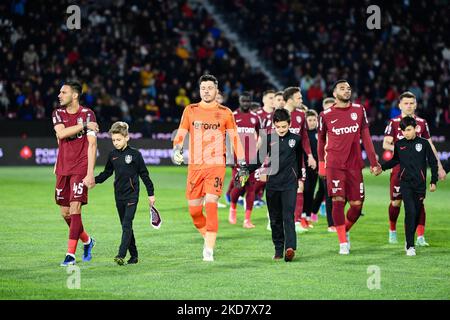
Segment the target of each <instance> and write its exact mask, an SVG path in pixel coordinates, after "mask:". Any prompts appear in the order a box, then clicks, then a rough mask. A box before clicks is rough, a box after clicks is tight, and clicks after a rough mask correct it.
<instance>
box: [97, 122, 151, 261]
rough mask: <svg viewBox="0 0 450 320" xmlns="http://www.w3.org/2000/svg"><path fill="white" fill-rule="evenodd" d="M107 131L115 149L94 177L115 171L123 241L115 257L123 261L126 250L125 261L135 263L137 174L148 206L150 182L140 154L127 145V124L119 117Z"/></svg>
mask: <svg viewBox="0 0 450 320" xmlns="http://www.w3.org/2000/svg"><path fill="white" fill-rule="evenodd" d="M109 133H110V134H111V138H112V143H113V145H114V147H115V148H116V149H115V150H113V151H111V152H110V153H109V156H108V162H107V163H106V166H105V169H104V171H103V172H102V173H100V174H99V175H98V176H96V177H95V183H96V184H97V183H102V182H104V181H105V180H106V179H108V178H109V177H110V176H111V175H112V174H113V171H114V173H115V179H114V195H115V198H116V207H117V211H118V213H119V218H120V223H121V224H122V241H121V243H120V247H119V253H118V254H117V256H116V257H115V258H114V261H115V262H116V263H117V264H118V265H123V264H125V262H124V259H125V256H126V254H127V250H128V251H129V252H130V255H131V257H130V259H129V260H128V261H127V263H128V264H134V263H137V262H138V251H137V248H136V241H135V238H134V233H133V219H134V215H135V213H136V208H137V204H138V200H139V176H140V177H141V179H142V181H143V182H144V184H145V187H146V189H147V194H148V200H149V205H150V208H151V207H152V206H153V204H154V203H155V196H154V190H153V183H152V180H150V177H149V175H148V170H147V167H146V166H145V163H144V159H143V158H142V154H141V153H140V152H139V150H137V149H134V148H131V147H129V146H128V140H129V139H130V138H129V135H128V124H127V123H125V122H121V121H119V122H116V123H114V124H113V125H112V127H111V130H109Z"/></svg>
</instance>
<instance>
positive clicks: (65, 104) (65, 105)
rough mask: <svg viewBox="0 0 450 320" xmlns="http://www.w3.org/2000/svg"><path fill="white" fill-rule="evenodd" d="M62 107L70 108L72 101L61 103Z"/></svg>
mask: <svg viewBox="0 0 450 320" xmlns="http://www.w3.org/2000/svg"><path fill="white" fill-rule="evenodd" d="M59 104H60V105H61V107H68V106H70V105H71V104H72V99H67V100H66V101H60V103H59Z"/></svg>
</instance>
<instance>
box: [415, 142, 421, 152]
mask: <svg viewBox="0 0 450 320" xmlns="http://www.w3.org/2000/svg"><path fill="white" fill-rule="evenodd" d="M416 150H417V152H420V151H422V144H421V143H418V144H416Z"/></svg>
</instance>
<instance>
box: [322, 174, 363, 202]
mask: <svg viewBox="0 0 450 320" xmlns="http://www.w3.org/2000/svg"><path fill="white" fill-rule="evenodd" d="M327 190H328V195H329V196H330V197H343V198H346V199H347V200H348V201H358V200H359V201H364V182H363V175H362V170H361V169H346V170H343V169H336V168H327Z"/></svg>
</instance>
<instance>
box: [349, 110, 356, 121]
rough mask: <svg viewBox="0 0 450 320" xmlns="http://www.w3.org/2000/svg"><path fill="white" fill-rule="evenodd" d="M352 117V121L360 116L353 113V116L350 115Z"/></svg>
mask: <svg viewBox="0 0 450 320" xmlns="http://www.w3.org/2000/svg"><path fill="white" fill-rule="evenodd" d="M350 117H351V118H352V120H356V119H358V115H357V114H356V112H352V114H351V115H350Z"/></svg>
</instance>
